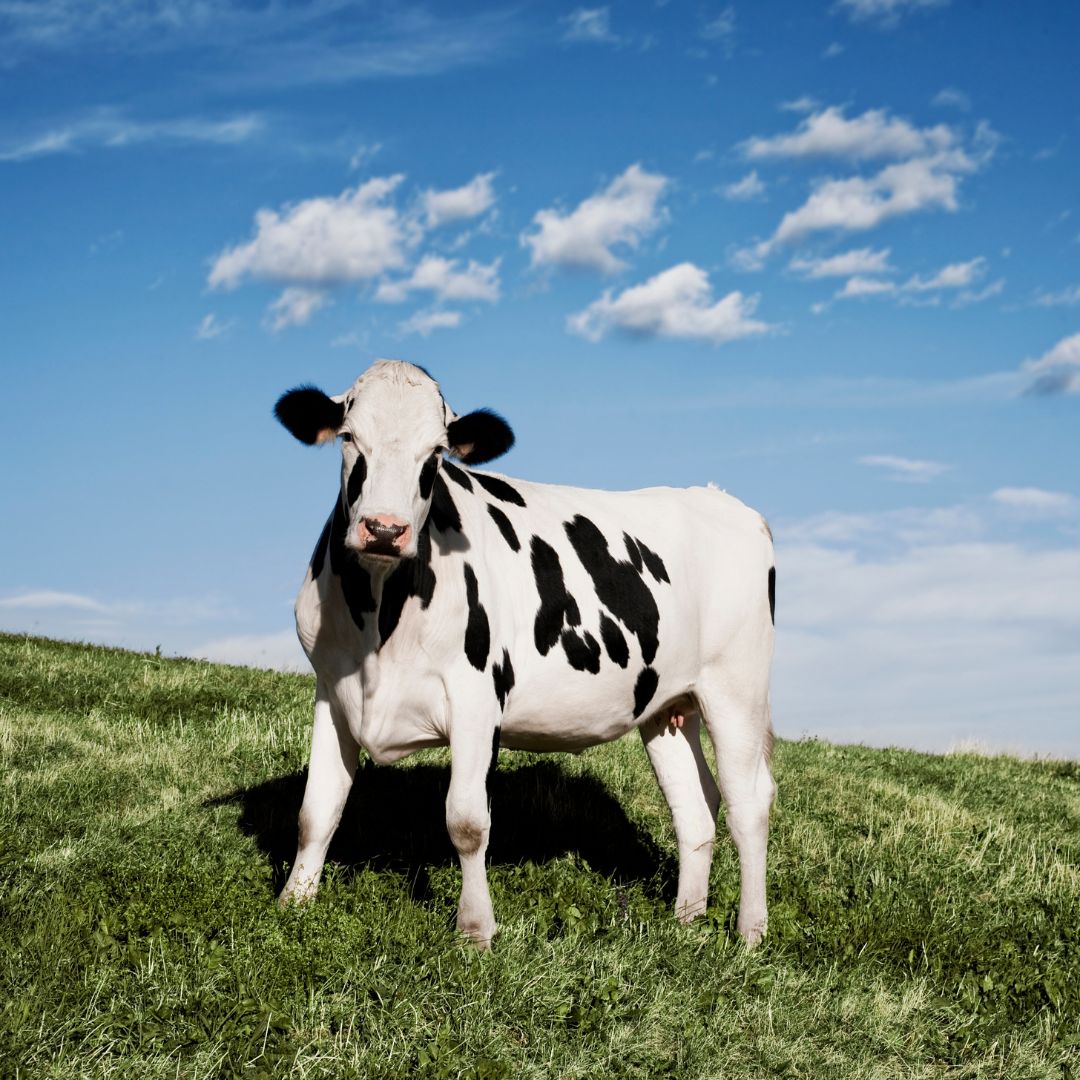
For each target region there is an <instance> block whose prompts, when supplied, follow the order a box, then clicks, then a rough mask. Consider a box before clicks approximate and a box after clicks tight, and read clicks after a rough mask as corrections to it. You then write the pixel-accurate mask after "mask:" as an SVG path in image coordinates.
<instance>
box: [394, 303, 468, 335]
mask: <svg viewBox="0 0 1080 1080" xmlns="http://www.w3.org/2000/svg"><path fill="white" fill-rule="evenodd" d="M460 325H461V312H460V311H444V310H442V309H440V308H434V309H431V310H428V311H417V312H416V313H415V314H413V315H411V316H410V317H409V318H407V319H405V320H404V321H403V322H400V323H398V333H399V334H401V335H402V337H407V336H408V335H409V334H419V335H420V336H421V337H428V336H429V335H430V334H431V333H432V332H433V331H435V330H446V329H453V328H454V327H456V326H460Z"/></svg>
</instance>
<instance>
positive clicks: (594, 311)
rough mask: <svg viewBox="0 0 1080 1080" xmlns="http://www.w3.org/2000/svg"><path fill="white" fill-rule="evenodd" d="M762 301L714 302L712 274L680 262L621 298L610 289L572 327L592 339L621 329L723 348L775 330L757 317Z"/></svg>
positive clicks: (733, 296)
mask: <svg viewBox="0 0 1080 1080" xmlns="http://www.w3.org/2000/svg"><path fill="white" fill-rule="evenodd" d="M757 303H758V298H757V297H756V296H744V295H743V294H742V293H741V292H731V293H728V294H727V295H726V296H724V297H723V298H722V299H720V300H714V299H713V295H712V286H711V285H710V283H709V275H708V274H707V273H706V272H705V271H704V270H702V269H701V268H700V267H698V266H695V265H694V264H693V263H681V264H679V265H678V266H673V267H671V268H670V269H668V270H664V271H663V272H662V273H659V274H657V275H656V276H655V277H652V278H649V280H648V281H646V282H644V283H642V284H641V285H635V286H632V287H630V288H628V289H624V290H623V291H622V292H621V293H618V294H617V295H616V294H615V293H614V292H613V290H611V289H608V290H606V291H605V292H604V294H603V296H601V297H600V299H599V300H595V301H594V302H593V303H591V304H590V305H589V306H588V307H587V308H585V310H584V311H580V312H578V313H577V314H576V315H572V316H570V318H569V319H568V320H567V329H568V330H570V332H571V333H574V334H578V335H579V336H581V337H584V338H586V339H587V340H589V341H599V340H600V339H601V338H603V337H604V336H605V335H606V334H607V333H608V332H609V331H611V330H619V331H622V332H623V333H626V334H632V335H637V336H641V337H661V338H685V339H690V340H698V341H706V342H709V343H710V344H712V345H723V344H725V343H727V342H729V341H735V340H736V339H738V338H745V337H752V336H755V335H758V334H765V333H768V332H769V331H770V330H772V329H774V327H771V326H769V324H768V323H764V322H760V321H758V320H756V319H754V318H753V317H752V316H753V313H754V310H755V309H756V307H757Z"/></svg>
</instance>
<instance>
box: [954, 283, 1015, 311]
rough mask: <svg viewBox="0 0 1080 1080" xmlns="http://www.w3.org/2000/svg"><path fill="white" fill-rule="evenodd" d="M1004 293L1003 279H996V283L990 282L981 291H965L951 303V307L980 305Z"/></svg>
mask: <svg viewBox="0 0 1080 1080" xmlns="http://www.w3.org/2000/svg"><path fill="white" fill-rule="evenodd" d="M1004 291H1005V279H1004V278H998V279H997V281H991V282H990V283H989V284H988V285H986V286H985V287H984V288H982V289H977V290H976V289H965V290H964V291H963V292H962V293H960V295H959V296H957V298H956V299H955V300H954V301H953V303H952V306H953V307H954V308H961V307H968V306H969V305H971V304H981V303H982V302H983V301H984V300H989V299H990V298H991V297H994V296H1000V295H1001V294H1002V292H1004Z"/></svg>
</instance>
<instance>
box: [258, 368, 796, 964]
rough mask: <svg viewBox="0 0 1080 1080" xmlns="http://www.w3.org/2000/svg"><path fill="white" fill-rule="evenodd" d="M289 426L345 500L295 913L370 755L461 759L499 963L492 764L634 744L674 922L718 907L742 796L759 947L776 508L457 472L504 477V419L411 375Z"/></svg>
mask: <svg viewBox="0 0 1080 1080" xmlns="http://www.w3.org/2000/svg"><path fill="white" fill-rule="evenodd" d="M275 412H276V415H277V417H278V419H279V420H280V421H281V422H282V423H283V424H284V425H285V427H286V428H288V429H289V431H290V432H292V434H293V435H295V436H296V437H297V438H298V439H299V440H300V441H301V442H304V443H308V444H314V443H324V442H330V441H332V440H334V439H337V440H338V441H339V442H340V443H341V494H340V496H339V498H338V499H337V501H336V502H335V504H334V509H333V512H332V514H331V515H330V519H329V520H328V521H327V523H326V526H325V528H324V529H323V531H322V536H321V537H320V538H319V542H318V544H317V545H316V547H315V552H314V555H313V556H312V558H311V565H310V567H309V568H308V572H307V576H306V577H305V579H304V584H303V586H302V588H301V590H300V595H299V597H298V598H297V601H296V626H297V632H298V633H299V636H300V641H301V643H302V644H303V647H304V649H305V651H306V652H307V655H308V657H309V658H310V660H311V663H312V666H313V667H314V668H315V672H316V675H317V689H316V695H315V723H314V731H313V733H312V740H311V768H310V771H309V773H308V780H307V789H306V791H305V793H304V801H303V805H302V807H301V810H300V840H299V847H298V850H297V853H296V861H295V863H294V864H293V867H292V873H291V874H290V875H289V879H288V881H287V882H286V884H285V888H284V890H283V891H282V894H281V899H282V902H288V901H290V900H302V899H305V898H307V897H310V896H312V895H314V893H315V891H316V889H317V888H318V883H319V877H320V875H321V873H322V868H323V862H324V860H325V857H326V850H327V847H328V845H329V843H330V839H331V837H332V835H333V833H334V830H335V829H336V828H337V825H338V822H339V820H340V818H341V812H342V808H343V807H344V805H345V799H346V796H347V795H348V793H349V788H350V786H351V785H352V780H353V775H354V773H355V770H356V765H357V756H358V749H359V747H361V746H362V747H363V748H364V749H365V750H366V751H367V752H368V754H370V755H371V757H372V758H373V759H374V760H375V761H376V762H379V763H385V762H392V761H397V760H398V759H399V758H402V757H404V756H405V755H407V754H410V753H412V752H413V751H414V750H419V749H421V748H422V747H426V746H447V745H448V746H449V747H450V749H451V756H452V763H451V768H450V790H449V794H448V795H447V798H446V826H447V829H448V831H449V833H450V838H451V840H452V841H453V844H454V847H455V848H456V849H457V853H458V857H459V858H460V860H461V875H462V887H461V899H460V903H459V906H458V919H457V925H458V928H459V929H460V930H461V931H463V932H464V933H465V934H466V935H468V936H469V937H470V938H471V939H472V940H473V941H474V942H476V943H477V944H478V945H481V946H485V947H486V946H487V945H488V944H489V943H490V941H491V938H492V935H493V934H494V933H495V917H494V914H493V912H492V908H491V897H490V895H489V893H488V885H487V872H486V870H485V866H484V856H485V852H486V850H487V843H488V832H489V828H490V816H489V812H488V796H487V776H488V771H489V769H490V768H491V767H492V766H493V764H494V757H493V753H494V752H497V750H498V747H499V745H500V744H501V745H502V746H504V747H509V748H511V749H516V750H580V749H582V748H583V747H586V746H593V745H595V744H596V743H602V742H607V741H609V740H611V739H617V738H618V737H619V736H620V735H623V734H625V733H626V732H627V731H629V730H630V729H631V728H634V727H636V728H638V730H639V731H640V732H641V736H642V739H643V741H644V743H645V748H646V750H647V751H648V754H649V758H650V760H651V761H652V765H653V769H654V770H655V772H656V777H657V779H658V780H659V782H660V787H661V789H662V790H663V792H664V796H665V798H666V799H667V801H668V805H669V806H670V807H671V813H672V817H673V819H674V824H675V834H676V836H677V838H678V845H679V887H678V895H677V899H676V905H675V910H676V914H677V915H678V917H679V918H680V919H682V920H684V921H689V920H690V919H692V918H693V917H694V916H695V915H698V914H700V913H701V912H702V911H703V910H704V909H705V904H706V898H707V894H708V886H709V868H710V864H711V861H712V846H713V837H714V834H715V831H716V815H717V811H718V809H719V805H720V794H721V793H723V798H724V805H725V807H726V810H727V823H728V827H729V829H730V830H731V835H732V837H733V838H734V841H735V846H736V848H737V849H738V853H739V863H740V868H741V876H742V890H741V897H740V906H739V923H738V926H739V932H740V933H741V934H742V936H743V937H744V938H745V940H746V941H747V942H748V943H751V944H753V943H755V942H756V941H757V940H758V939H759V938H760V937H761V935H762V934H763V933H764V932H765V925H766V910H765V855H766V847H767V843H768V825H769V808H770V806H771V804H772V800H773V796H774V793H775V790H776V789H775V786H774V784H773V780H772V776H771V774H770V771H769V755H770V750H771V746H772V728H771V723H770V718H769V690H768V682H769V667H770V663H771V658H772V648H773V618H772V616H773V605H774V587H775V570H774V564H773V550H772V541H771V538H770V536H769V531H768V526H767V525H766V524H765V522H764V519H763V518H762V517H761V515H760V514H757V513H755V512H754V511H753V510H750V509H748V508H747V507H746V506H744V505H743V504H742V503H741V502H739V501H738V500H737V499H735V498H732V496H730V495H727V494H725V493H724V492H722V491H719V490H717V489H715V488H712V487H710V488H688V489H677V488H649V489H647V490H643V491H627V492H609V491H589V490H583V489H580V488H571V487H559V486H555V485H551V484H534V483H527V482H525V481H523V480H511V479H507V478H506V477H503V476H498V475H494V474H492V473H487V472H475V471H473V470H472V469H464V468H460V467H459V466H457V465H455V464H453V463H452V462H451V461H449V460H447V455H449V456H451V457H454V458H456V459H457V460H458V461H460V462H462V463H464V464H465V465H475V464H479V463H482V462H486V461H490V460H491V459H492V458H496V457H498V456H499V455H500V454H503V453H505V452H506V451H507V450H508V449H510V447H511V445H512V444H513V441H514V436H513V433H512V432H511V430H510V428H509V426H508V425H507V424H506V422H505V421H504V420H502V419H501V418H500V417H499V416H497V415H495V414H494V413H492V412H490V411H488V410H484V409H482V410H480V411H478V412H472V413H469V414H468V415H466V416H460V417H459V416H457V415H456V414H455V413H454V412H453V411H452V410H451V408H450V407H449V405H447V403H446V402H445V401H444V399H443V396H442V393H441V392H440V390H439V386H438V384H437V383H436V382H435V381H434V379H432V378H431V377H430V376H429V375H428V374H427V373H426V372H425V371H424V370H423V369H421V368H419V367H415V366H414V365H412V364H406V363H402V362H399V361H391V360H380V361H378V362H377V363H375V364H374V365H372V367H370V368H369V369H368V370H367V371H366V372H364V374H363V375H361V376H360V378H359V379H357V380H356V382H355V383H353V385H352V386H351V387H350V388H349V389H348V390H346V391H345V393H343V394H339V395H337V396H336V397H328V396H327V395H326V394H324V393H323V392H322V391H321V390H316V389H314V388H312V387H302V388H300V389H296V390H292V391H290V392H289V393H287V394H285V395H284V396H283V397H282V398H281V399H280V400H279V401H278V403H277V406H276V409H275ZM702 717H703V718H704V720H705V724H706V726H707V728H708V732H709V736H710V738H711V739H712V742H713V746H714V747H715V749H716V758H717V767H718V771H719V780H720V787H719V790H717V785H716V782H715V780H714V779H713V775H712V773H711V772H710V770H709V767H708V765H707V764H706V762H705V759H704V756H703V754H702V749H701V740H700V737H699V721H700V718H702ZM588 827H589V826H588V822H587V821H583V822H582V828H583V829H587V828H588Z"/></svg>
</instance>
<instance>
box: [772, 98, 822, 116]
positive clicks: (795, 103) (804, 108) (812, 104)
mask: <svg viewBox="0 0 1080 1080" xmlns="http://www.w3.org/2000/svg"><path fill="white" fill-rule="evenodd" d="M819 104H820V102H819V101H818V99H817V98H812V97H810V95H809V94H803V95H802V97H797V98H793V99H792V100H791V101H781V102H780V108H781V109H782V110H783V111H784V112H794V113H812V112H813V111H814V110H815V109H817V108H818V106H819Z"/></svg>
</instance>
